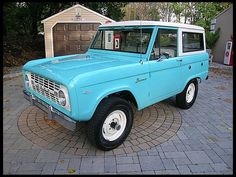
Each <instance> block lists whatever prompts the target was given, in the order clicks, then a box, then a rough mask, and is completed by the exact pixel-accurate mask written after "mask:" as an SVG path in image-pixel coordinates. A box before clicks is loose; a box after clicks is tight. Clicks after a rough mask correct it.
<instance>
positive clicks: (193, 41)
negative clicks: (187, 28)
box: [182, 32, 204, 52]
mask: <svg viewBox="0 0 236 177" xmlns="http://www.w3.org/2000/svg"><path fill="white" fill-rule="evenodd" d="M182 36H183V52H195V51H201V50H204V42H203V34H202V33H191V32H183V33H182Z"/></svg>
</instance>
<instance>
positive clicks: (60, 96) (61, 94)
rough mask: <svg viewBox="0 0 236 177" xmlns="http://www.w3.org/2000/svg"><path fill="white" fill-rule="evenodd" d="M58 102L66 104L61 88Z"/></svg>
mask: <svg viewBox="0 0 236 177" xmlns="http://www.w3.org/2000/svg"><path fill="white" fill-rule="evenodd" d="M59 103H60V105H62V106H65V105H66V97H65V94H64V92H63V91H62V90H60V91H59Z"/></svg>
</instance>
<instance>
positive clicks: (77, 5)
mask: <svg viewBox="0 0 236 177" xmlns="http://www.w3.org/2000/svg"><path fill="white" fill-rule="evenodd" d="M76 7H80V8H82V9H84V10H87V11H89V12H91V13H93V14H95V15H97V16H100V17H102V18H104V19H106V20H108V21H112V22H115V21H114V20H112V19H110V18H108V17H106V16H104V15H102V14H99V13H97V12H95V11H93V10H91V9H88V8H86V7H84V6H82V5H80V4H76V5H74V6H72V7H70V8H68V9H65V10H63V11H61V12H58V13H57V14H54V15H52V16H50V17H48V18H46V19H44V20H42V21H41V23H44V22H46V21H48V20H50V19H52V18H54V17H56V16H58V15H60V14H62V13H65V12H67V11H69V10H71V9H73V8H76Z"/></svg>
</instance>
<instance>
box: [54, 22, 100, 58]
mask: <svg viewBox="0 0 236 177" xmlns="http://www.w3.org/2000/svg"><path fill="white" fill-rule="evenodd" d="M99 25H100V23H58V24H56V25H55V26H54V27H53V48H54V56H61V55H69V54H79V53H85V52H86V51H87V49H88V47H89V45H90V42H91V40H92V38H93V37H94V35H95V34H96V30H97V28H98V26H99Z"/></svg>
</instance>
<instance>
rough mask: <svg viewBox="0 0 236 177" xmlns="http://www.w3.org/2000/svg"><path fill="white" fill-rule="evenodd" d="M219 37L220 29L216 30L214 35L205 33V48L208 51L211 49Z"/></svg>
mask: <svg viewBox="0 0 236 177" xmlns="http://www.w3.org/2000/svg"><path fill="white" fill-rule="evenodd" d="M219 37H220V28H218V29H217V30H216V31H215V32H214V33H213V32H209V31H208V32H206V47H207V48H208V49H212V48H213V47H214V46H215V44H216V42H217V40H218V39H219Z"/></svg>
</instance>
